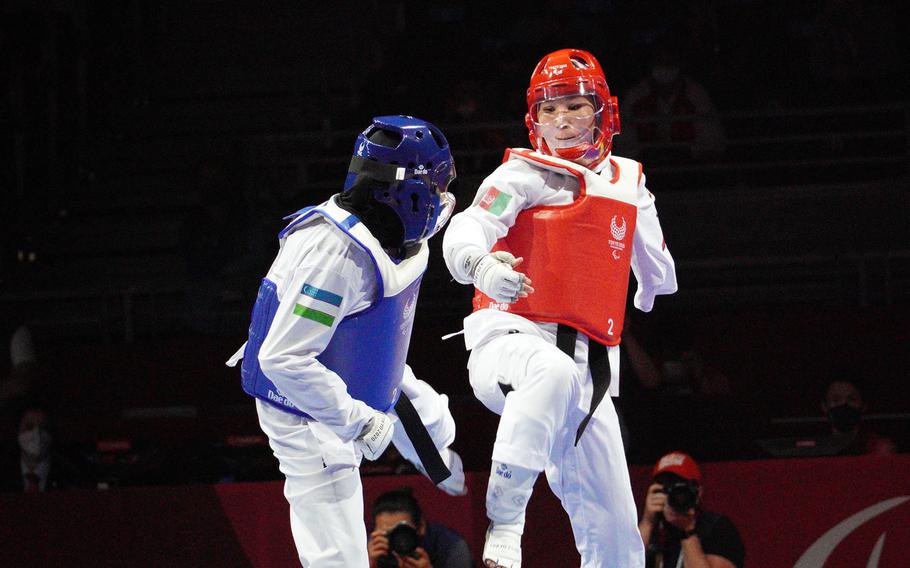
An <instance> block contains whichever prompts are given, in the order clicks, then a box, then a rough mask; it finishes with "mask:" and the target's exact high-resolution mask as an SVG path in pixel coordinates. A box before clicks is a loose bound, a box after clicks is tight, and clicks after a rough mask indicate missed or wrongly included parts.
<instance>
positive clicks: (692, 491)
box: [661, 481, 698, 515]
mask: <svg viewBox="0 0 910 568" xmlns="http://www.w3.org/2000/svg"><path fill="white" fill-rule="evenodd" d="M661 492H663V493H666V494H667V504H668V505H669V506H670V508H671V509H673V510H674V511H676V512H677V513H680V514H683V515H685V514H686V513H688V512H689V509H694V508H695V507H696V506H697V505H698V485H697V484H696V483H695V482H694V481H674V482H671V483H667V484H666V485H664V487H663V489H661Z"/></svg>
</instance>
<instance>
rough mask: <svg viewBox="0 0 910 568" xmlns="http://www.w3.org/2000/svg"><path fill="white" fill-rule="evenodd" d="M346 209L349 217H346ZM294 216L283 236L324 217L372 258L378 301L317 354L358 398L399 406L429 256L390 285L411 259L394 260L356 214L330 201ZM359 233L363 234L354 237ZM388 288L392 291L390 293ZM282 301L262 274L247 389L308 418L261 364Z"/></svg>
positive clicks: (245, 368) (247, 358)
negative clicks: (276, 385)
mask: <svg viewBox="0 0 910 568" xmlns="http://www.w3.org/2000/svg"><path fill="white" fill-rule="evenodd" d="M341 214H343V215H346V217H344V218H341ZM294 216H295V219H294V221H292V222H291V224H290V225H288V226H287V227H286V228H285V229H284V230H283V231H281V233H280V234H279V239H281V238H284V237H286V236H287V235H289V234H290V233H292V232H294V231H296V230H297V229H299V228H301V227H302V226H305V225H306V224H308V223H307V222H308V221H310V222H312V221H314V216H319V217H322V218H324V219H326V220H328V221H330V222H331V223H333V224H334V225H335V226H336V227H338V228H339V229H340V230H341V231H342V232H343V233H344V234H345V235H347V236H348V237H349V238H350V239H351V242H353V243H354V244H356V245H357V246H359V247H360V248H362V249H363V250H364V251H365V252H366V253H367V254H368V255H369V257H370V259H371V260H372V261H373V265H374V268H375V272H376V279H377V295H376V296H377V297H376V300H375V302H374V303H373V304H372V305H371V306H370V307H369V308H367V309H366V310H363V311H361V312H359V313H356V314H352V315H349V316H347V317H345V318H344V319H343V320H341V322H340V323H338V324H337V327H336V329H335V331H334V333H333V335H332V339H331V340H330V341H329V344H328V346H326V348H325V349H324V350H323V352H322V353H320V354H319V355H318V356H317V357H316V359H317V360H318V361H319V362H321V363H322V364H323V365H325V366H326V367H327V368H329V369H331V370H332V371H334V372H335V373H337V374H338V376H340V377H341V379H342V380H343V381H344V383H345V385H346V386H347V390H348V393H349V394H350V395H351V396H352V397H353V398H355V399H357V400H361V401H363V402H365V403H366V404H367V405H369V406H370V407H371V408H374V409H376V410H379V411H383V412H385V411H388V410H390V409H391V408H392V407H393V406H394V405H395V403H396V402H397V400H398V396H399V394H400V389H399V385H400V384H401V380H402V376H403V373H404V365H405V361H406V359H407V354H408V345H409V343H410V339H411V329H412V327H413V325H414V311H415V310H414V308H415V306H416V303H417V294H418V292H419V289H420V280H421V278H422V276H423V271H424V270H425V269H426V255H425V254H423V260H422V261H421V260H420V259H417V258H415V259H413V260H415V261H417V262H418V265H417V266H414V265H411V266H410V267H409V268H408V269H407V272H408V274H406V275H405V276H406V278H405V281H404V282H399V283H398V284H396V290H389V288H388V286H387V284H388V282H389V281H390V280H391V281H399V280H400V278H396V276H399V277H400V276H401V274H395V273H396V271H398V272H401V270H398V269H399V267H400V268H404V265H405V264H406V263H407V264H410V263H409V262H408V261H405V262H404V263H402V264H401V265H395V264H394V263H392V262H391V260H390V259H389V258H388V255H386V253H385V252H384V251H383V250H382V249H381V247H380V246H379V244H378V242H376V241H375V239H372V236H371V235H369V233H368V232H367V231H366V229H365V227H363V226H362V225H360V226H359V227H356V228H355V226H356V225H357V224H358V223H359V220H358V219H357V217H355V216H354V215H348V214H347V212H345V211H344V210H342V209H340V208H339V207H337V206H335V205H334V204H333V203H331V202H327V203H325V204H323V205H321V206H319V207H312V208H306V209H302V210H300V211H298V212H297V213H295V215H294ZM355 232H358V233H359V234H360V237H361V238H358V237H357V236H355V235H354V234H353V233H355ZM365 243H366V244H365ZM380 255H381V256H380ZM421 262H422V264H420V263H421ZM415 268H417V270H414V269H415ZM408 280H410V281H408ZM390 292H391V293H390ZM387 293H390V295H388V296H387V295H385V294H387ZM278 304H279V300H278V294H277V286H276V284H275V283H274V282H272V281H271V280H269V279H268V278H263V280H262V283H261V284H260V286H259V294H258V296H257V298H256V304H255V305H254V306H253V314H252V317H251V323H250V330H249V339H248V340H247V344H246V348H245V349H244V352H243V365H242V367H241V380H242V384H243V390H244V391H246V392H247V393H248V394H250V395H252V396H255V397H257V398H259V399H262V400H264V401H266V402H268V403H270V404H272V405H274V406H276V407H278V408H281V409H282V410H285V411H287V412H291V413H293V414H297V415H300V416H304V417H309V416H308V415H307V414H306V413H305V412H304V411H303V410H301V409H300V408H298V407H297V406H296V405H294V403H292V402H291V401H290V400H288V399H287V397H285V396H284V395H282V394H281V392H280V391H279V390H278V389H277V388H276V387H275V385H274V384H273V383H272V381H270V380H269V379H268V377H266V376H265V374H264V373H263V372H262V370H261V369H260V367H259V349H260V347H261V346H262V342H263V341H264V340H265V337H266V335H267V334H268V332H269V328H270V327H271V324H272V321H273V320H274V319H275V312H276V311H277V309H278Z"/></svg>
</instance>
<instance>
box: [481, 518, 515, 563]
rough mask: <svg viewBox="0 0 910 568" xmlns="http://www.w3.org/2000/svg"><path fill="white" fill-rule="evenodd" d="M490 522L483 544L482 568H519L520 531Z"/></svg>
mask: <svg viewBox="0 0 910 568" xmlns="http://www.w3.org/2000/svg"><path fill="white" fill-rule="evenodd" d="M510 528H511V527H503V526H497V525H496V523H490V528H488V529H487V539H486V542H485V543H484V545H483V565H484V568H521V533H519V532H516V531H514V530H510Z"/></svg>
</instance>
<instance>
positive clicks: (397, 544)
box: [367, 487, 474, 568]
mask: <svg viewBox="0 0 910 568" xmlns="http://www.w3.org/2000/svg"><path fill="white" fill-rule="evenodd" d="M372 512H373V526H374V529H373V532H372V533H370V540H369V542H368V543H367V554H368V555H369V557H370V568H471V567H472V566H474V561H473V560H472V558H471V550H470V548H468V543H467V542H466V541H465V540H464V538H462V537H461V535H459V534H458V533H456V532H455V531H453V530H452V529H449V528H447V527H444V526H442V525H440V524H437V523H430V522H427V521H426V519H424V518H423V513H422V511H421V510H420V505H418V503H417V499H415V498H414V496H413V495H412V494H411V489H410V488H409V487H404V488H401V489H396V490H394V491H389V492H387V493H383V494H382V495H380V496H379V497H377V498H376V501H375V502H374V503H373V511H372Z"/></svg>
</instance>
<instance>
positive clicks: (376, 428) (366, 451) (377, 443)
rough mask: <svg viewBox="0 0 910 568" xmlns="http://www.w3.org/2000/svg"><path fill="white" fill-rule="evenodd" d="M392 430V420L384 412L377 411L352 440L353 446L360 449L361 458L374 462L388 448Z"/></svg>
mask: <svg viewBox="0 0 910 568" xmlns="http://www.w3.org/2000/svg"><path fill="white" fill-rule="evenodd" d="M394 428H395V423H394V422H392V419H391V418H390V417H389V416H388V415H387V414H386V413H385V412H379V411H378V410H377V411H376V412H375V413H374V414H373V417H372V418H370V421H369V422H368V423H367V425H366V426H364V428H363V432H361V433H360V436H358V437H357V438H356V439H355V440H354V445H355V446H357V447H358V448H359V449H360V451H361V452H362V453H363V457H365V458H366V459H368V460H370V461H375V460H377V459H379V456H381V455H382V452H384V451H385V449H386V448H387V447H389V442H391V441H392V431H393V430H394Z"/></svg>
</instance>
